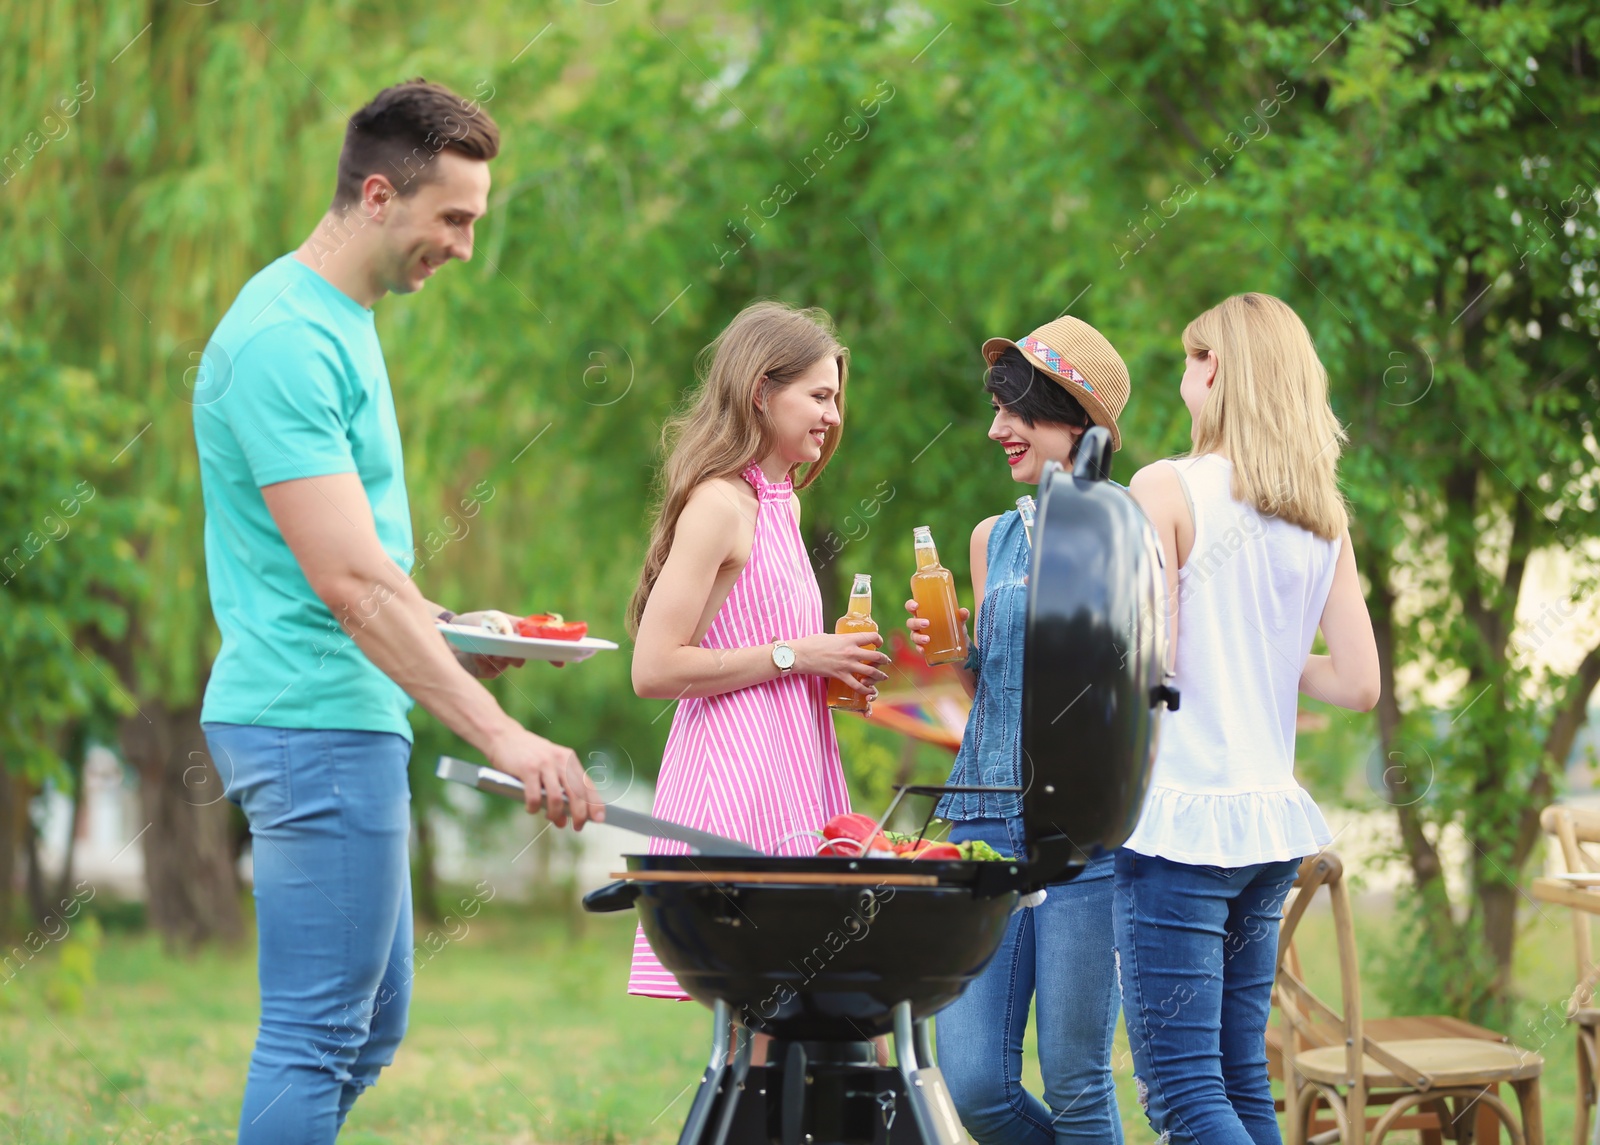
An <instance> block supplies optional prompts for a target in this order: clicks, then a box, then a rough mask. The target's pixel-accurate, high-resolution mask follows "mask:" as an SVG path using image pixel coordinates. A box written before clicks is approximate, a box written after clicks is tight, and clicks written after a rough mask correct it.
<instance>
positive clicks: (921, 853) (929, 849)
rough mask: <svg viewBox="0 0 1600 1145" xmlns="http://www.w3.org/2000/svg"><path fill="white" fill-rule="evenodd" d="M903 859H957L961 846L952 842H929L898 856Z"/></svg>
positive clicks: (959, 855)
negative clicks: (907, 853)
mask: <svg viewBox="0 0 1600 1145" xmlns="http://www.w3.org/2000/svg"><path fill="white" fill-rule="evenodd" d="M900 857H901V858H903V859H959V858H960V857H961V848H959V847H957V846H956V845H955V844H954V843H929V844H928V845H927V846H925V847H921V848H918V849H917V850H915V851H912V852H911V853H910V854H909V855H902V856H900Z"/></svg>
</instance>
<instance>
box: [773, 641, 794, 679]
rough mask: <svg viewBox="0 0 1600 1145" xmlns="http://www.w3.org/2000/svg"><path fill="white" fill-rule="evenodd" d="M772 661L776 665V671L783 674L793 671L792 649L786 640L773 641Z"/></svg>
mask: <svg viewBox="0 0 1600 1145" xmlns="http://www.w3.org/2000/svg"><path fill="white" fill-rule="evenodd" d="M772 662H773V663H774V664H776V665H777V666H778V671H779V672H780V673H781V674H783V675H788V674H789V673H790V672H792V671H794V649H793V648H790V647H789V645H788V642H786V641H783V640H777V641H774V642H773V645H772Z"/></svg>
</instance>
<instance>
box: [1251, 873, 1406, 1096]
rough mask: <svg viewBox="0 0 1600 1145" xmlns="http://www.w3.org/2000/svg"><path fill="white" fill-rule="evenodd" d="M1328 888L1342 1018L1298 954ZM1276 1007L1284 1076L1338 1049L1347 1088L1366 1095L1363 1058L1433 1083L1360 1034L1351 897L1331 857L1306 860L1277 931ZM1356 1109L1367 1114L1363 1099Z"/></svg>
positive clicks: (1402, 1074) (1358, 976) (1359, 982)
mask: <svg viewBox="0 0 1600 1145" xmlns="http://www.w3.org/2000/svg"><path fill="white" fill-rule="evenodd" d="M1323 887H1326V888H1327V890H1328V898H1329V900H1330V902H1331V904H1332V906H1333V929H1334V945H1335V947H1336V949H1337V951H1338V955H1339V1004H1340V1009H1341V1010H1343V1013H1340V1012H1339V1011H1338V1010H1335V1009H1333V1007H1331V1006H1329V1005H1328V1004H1327V1003H1326V1002H1324V1001H1323V1000H1322V999H1320V998H1318V997H1317V996H1316V994H1315V993H1313V992H1312V990H1311V988H1310V987H1309V986H1307V985H1306V983H1305V979H1304V977H1303V976H1302V972H1301V968H1300V957H1299V952H1298V951H1297V950H1296V949H1295V942H1294V939H1295V932H1296V931H1297V930H1298V929H1299V928H1300V921H1301V919H1303V918H1304V917H1305V913H1306V908H1307V907H1309V906H1310V905H1311V902H1312V900H1313V899H1314V898H1315V897H1316V893H1317V891H1318V890H1319V889H1321V888H1323ZM1272 996H1273V1001H1274V1002H1276V1003H1277V1006H1278V1010H1279V1012H1280V1013H1281V1014H1282V1016H1283V1022H1284V1027H1285V1028H1284V1031H1283V1035H1284V1036H1283V1055H1284V1059H1283V1060H1284V1076H1285V1078H1286V1079H1287V1078H1289V1077H1291V1076H1292V1072H1293V1065H1294V1057H1295V1055H1296V1054H1297V1053H1298V1052H1300V1051H1302V1050H1305V1049H1311V1048H1316V1047H1319V1046H1328V1045H1333V1044H1335V1039H1336V1038H1337V1039H1340V1040H1342V1041H1343V1043H1344V1046H1345V1079H1346V1080H1345V1084H1346V1085H1348V1086H1350V1087H1352V1089H1364V1088H1365V1087H1364V1086H1363V1085H1362V1081H1361V1079H1362V1077H1363V1074H1364V1068H1363V1062H1362V1053H1363V1051H1365V1053H1366V1054H1367V1055H1368V1056H1369V1057H1372V1058H1374V1059H1376V1060H1377V1061H1378V1062H1379V1063H1380V1064H1382V1065H1383V1066H1385V1067H1387V1068H1388V1069H1389V1070H1390V1071H1391V1072H1393V1073H1394V1074H1395V1075H1396V1076H1398V1077H1401V1078H1404V1079H1405V1080H1406V1081H1407V1082H1409V1083H1410V1084H1412V1085H1414V1086H1417V1087H1419V1088H1426V1087H1427V1086H1429V1085H1431V1084H1432V1080H1431V1079H1430V1078H1429V1077H1428V1076H1427V1075H1426V1074H1423V1073H1421V1072H1420V1071H1418V1070H1417V1069H1416V1068H1415V1067H1414V1066H1410V1065H1407V1064H1406V1063H1405V1062H1403V1061H1401V1060H1400V1059H1399V1058H1397V1057H1395V1056H1394V1055H1393V1054H1391V1053H1389V1052H1388V1051H1386V1050H1384V1049H1383V1047H1382V1046H1380V1045H1378V1044H1377V1043H1375V1042H1373V1041H1372V1040H1371V1039H1370V1038H1368V1037H1367V1036H1366V1034H1365V1032H1364V1030H1363V1028H1362V1018H1361V977H1360V964H1359V962H1358V961H1357V959H1356V934H1355V925H1354V923H1353V921H1352V920H1351V917H1350V891H1349V888H1348V887H1346V885H1345V881H1344V864H1343V863H1342V862H1341V861H1340V859H1339V856H1338V855H1336V854H1335V853H1334V852H1332V851H1322V852H1320V853H1318V854H1315V855H1311V856H1308V857H1307V858H1306V859H1305V860H1304V861H1303V862H1302V863H1301V864H1300V874H1299V876H1298V877H1297V878H1296V879H1295V884H1294V890H1293V891H1292V892H1290V896H1289V899H1288V901H1287V903H1286V904H1285V906H1284V912H1283V925H1282V928H1281V929H1280V930H1279V931H1278V975H1277V980H1276V981H1275V982H1274V984H1273V988H1272ZM1351 1107H1352V1108H1357V1109H1359V1108H1363V1105H1362V1104H1361V1102H1360V1100H1359V1094H1357V1095H1356V1099H1355V1100H1353V1101H1352V1106H1351Z"/></svg>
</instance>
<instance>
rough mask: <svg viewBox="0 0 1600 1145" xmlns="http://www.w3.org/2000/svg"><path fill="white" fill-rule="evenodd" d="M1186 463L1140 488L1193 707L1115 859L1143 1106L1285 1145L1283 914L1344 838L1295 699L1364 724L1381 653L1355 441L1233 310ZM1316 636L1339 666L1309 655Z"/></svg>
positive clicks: (1290, 318)
mask: <svg viewBox="0 0 1600 1145" xmlns="http://www.w3.org/2000/svg"><path fill="white" fill-rule="evenodd" d="M1183 347H1184V351H1185V353H1186V355H1187V360H1186V363H1185V368H1184V373H1183V382H1182V385H1181V386H1180V388H1179V392H1180V394H1181V395H1182V397H1183V401H1184V404H1185V405H1186V406H1187V407H1188V409H1189V414H1190V417H1191V418H1192V419H1193V423H1194V424H1193V429H1192V431H1191V440H1192V442H1193V447H1194V448H1193V450H1192V452H1191V453H1190V454H1189V456H1188V457H1185V458H1181V459H1178V460H1174V461H1162V462H1157V463H1156V464H1154V465H1149V466H1146V467H1145V468H1144V469H1142V470H1140V471H1139V472H1138V473H1137V474H1135V475H1134V478H1133V482H1132V484H1131V485H1130V486H1129V488H1130V490H1131V492H1132V493H1133V495H1134V497H1135V498H1137V499H1138V501H1139V504H1140V505H1141V506H1143V508H1144V510H1145V512H1146V513H1147V514H1148V515H1149V517H1150V519H1151V521H1152V522H1153V523H1154V524H1155V527H1156V531H1157V533H1158V534H1159V535H1160V538H1161V543H1162V548H1163V549H1164V550H1165V554H1166V569H1167V587H1168V593H1169V598H1170V607H1171V610H1172V611H1171V622H1172V627H1171V631H1172V636H1173V645H1174V648H1175V670H1176V674H1177V680H1176V683H1177V686H1178V688H1179V690H1180V692H1181V693H1182V695H1183V707H1182V708H1181V709H1180V710H1179V711H1178V712H1176V713H1174V714H1172V715H1169V716H1168V717H1167V718H1166V719H1165V720H1164V721H1163V722H1162V727H1161V743H1160V747H1159V749H1158V751H1157V754H1156V763H1155V772H1154V775H1153V777H1152V782H1151V788H1150V795H1149V797H1148V799H1147V800H1146V803H1145V808H1144V814H1143V816H1142V818H1141V819H1140V821H1139V826H1138V828H1137V829H1136V830H1135V831H1134V833H1133V835H1132V837H1130V838H1129V839H1128V841H1127V843H1126V845H1125V846H1124V847H1123V848H1122V850H1120V851H1119V852H1118V853H1117V857H1116V875H1115V878H1116V903H1115V908H1114V911H1115V919H1114V922H1115V933H1116V942H1117V957H1118V967H1119V973H1120V976H1121V982H1122V1004H1123V1012H1124V1015H1125V1017H1126V1021H1127V1025H1128V1036H1129V1042H1130V1044H1131V1048H1132V1050H1133V1058H1134V1069H1135V1074H1136V1076H1137V1079H1138V1082H1139V1094H1140V1099H1141V1101H1143V1102H1144V1104H1145V1110H1146V1113H1147V1114H1148V1116H1149V1118H1150V1123H1151V1125H1152V1126H1153V1127H1154V1128H1155V1130H1156V1132H1157V1133H1159V1134H1164V1135H1167V1136H1163V1137H1162V1140H1163V1141H1170V1142H1172V1143H1173V1145H1177V1143H1179V1142H1199V1143H1203V1145H1263V1143H1265V1142H1271V1143H1273V1145H1278V1143H1280V1142H1281V1137H1280V1136H1279V1132H1278V1123H1277V1119H1276V1117H1275V1116H1274V1114H1273V1109H1272V1093H1271V1090H1270V1089H1269V1087H1268V1082H1267V1061H1266V1028H1267V1013H1268V1008H1269V1005H1270V1002H1271V993H1272V979H1273V971H1274V967H1275V961H1276V953H1277V937H1278V923H1279V920H1280V918H1281V917H1282V910H1283V900H1284V898H1285V896H1286V895H1287V894H1288V892H1289V888H1290V886H1291V885H1292V884H1293V883H1294V879H1295V873H1296V871H1297V870H1298V868H1299V862H1300V859H1301V858H1303V857H1304V856H1306V855H1310V854H1315V853H1316V852H1317V851H1318V850H1320V849H1321V848H1322V847H1324V846H1326V845H1327V844H1328V843H1329V842H1330V841H1331V837H1330V835H1329V833H1328V827H1327V824H1326V823H1325V822H1324V820H1323V818H1322V814H1321V813H1320V812H1319V811H1318V810H1317V805H1316V803H1315V802H1313V801H1312V799H1311V796H1310V795H1308V794H1307V793H1306V791H1305V790H1304V789H1303V788H1301V786H1300V785H1299V784H1298V783H1297V782H1296V781H1295V778H1294V734H1295V733H1294V729H1295V711H1296V708H1297V704H1298V693H1300V692H1304V693H1306V694H1307V695H1310V696H1314V697H1316V698H1317V699H1319V700H1324V701H1327V702H1329V703H1333V704H1337V705H1339V706H1340V707H1344V708H1352V709H1355V710H1357V711H1367V710H1370V709H1371V708H1372V706H1373V705H1374V704H1376V703H1377V700H1378V652H1377V644H1376V642H1375V641H1374V639H1373V636H1372V622H1371V619H1370V618H1369V617H1368V615H1367V606H1366V602H1365V600H1363V599H1362V595H1361V585H1360V582H1359V580H1358V578H1357V575H1356V564H1355V557H1354V556H1353V555H1352V553H1351V551H1350V535H1349V529H1348V523H1347V518H1346V513H1345V506H1344V500H1343V498H1342V497H1341V496H1340V493H1339V489H1338V483H1337V472H1336V471H1337V463H1338V458H1339V450H1340V445H1341V443H1343V442H1344V440H1345V433H1344V430H1343V428H1342V427H1341V426H1340V425H1339V423H1338V421H1337V420H1336V419H1335V418H1334V416H1333V411H1332V409H1330V408H1329V405H1328V382H1327V373H1326V371H1325V370H1324V369H1323V366H1322V363H1321V362H1320V361H1319V360H1318V358H1317V354H1316V350H1315V349H1314V348H1313V346H1312V344H1311V336H1310V334H1308V333H1307V331H1306V328H1305V325H1304V324H1303V323H1302V322H1301V321H1300V319H1299V317H1298V316H1296V314H1295V313H1294V311H1293V310H1291V309H1290V308H1289V307H1288V306H1287V305H1286V304H1285V303H1283V302H1282V301H1280V300H1279V299H1276V298H1273V297H1270V296H1268V295H1264V294H1240V295H1235V296H1234V297H1232V298H1229V299H1228V300H1227V301H1225V302H1223V303H1221V304H1220V305H1218V306H1215V307H1213V308H1212V309H1210V310H1208V311H1206V312H1205V313H1204V314H1202V315H1200V317H1198V318H1196V319H1195V320H1194V321H1193V322H1191V323H1190V324H1189V326H1188V328H1187V329H1186V330H1185V331H1184V332H1183ZM1319 629H1320V630H1321V632H1322V637H1323V641H1324V642H1325V644H1326V646H1327V654H1325V655H1315V656H1313V655H1311V647H1312V641H1313V640H1314V639H1315V637H1316V635H1317V632H1318V630H1319Z"/></svg>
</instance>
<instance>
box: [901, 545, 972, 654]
mask: <svg viewBox="0 0 1600 1145" xmlns="http://www.w3.org/2000/svg"><path fill="white" fill-rule="evenodd" d="M912 537H913V539H914V543H915V544H916V551H917V571H916V572H915V573H913V574H912V575H911V599H912V600H914V601H916V602H917V615H918V616H919V617H921V618H922V619H923V620H926V621H927V622H928V627H927V629H926V630H925V631H926V633H927V636H928V643H927V644H925V645H924V646H923V649H922V655H923V658H924V659H926V660H927V662H928V663H929V664H958V663H960V662H961V661H963V660H965V659H966V658H967V629H966V626H965V625H964V624H962V623H961V614H960V613H959V612H958V611H957V609H959V608H960V605H959V604H957V603H956V578H955V576H954V575H953V574H952V573H951V572H950V570H949V569H947V568H945V567H944V566H943V565H941V564H940V563H939V551H938V550H937V549H935V548H934V547H933V534H932V533H931V532H929V530H928V526H926V525H918V526H917V528H916V531H915V532H913V533H912Z"/></svg>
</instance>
